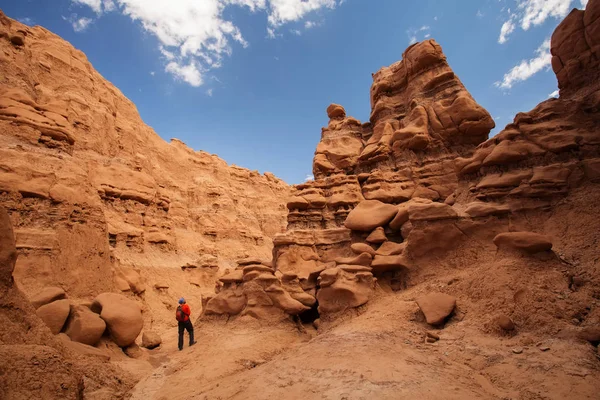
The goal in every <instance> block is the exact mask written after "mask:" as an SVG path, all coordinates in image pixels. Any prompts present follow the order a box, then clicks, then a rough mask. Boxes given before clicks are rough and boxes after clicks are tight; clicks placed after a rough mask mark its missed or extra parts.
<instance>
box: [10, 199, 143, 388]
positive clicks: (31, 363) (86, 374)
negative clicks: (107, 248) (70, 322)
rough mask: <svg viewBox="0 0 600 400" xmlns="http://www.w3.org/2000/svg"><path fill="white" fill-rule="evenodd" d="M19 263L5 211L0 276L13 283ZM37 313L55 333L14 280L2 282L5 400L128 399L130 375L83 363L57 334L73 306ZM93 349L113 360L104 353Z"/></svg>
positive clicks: (99, 361) (95, 361) (62, 304)
mask: <svg viewBox="0 0 600 400" xmlns="http://www.w3.org/2000/svg"><path fill="white" fill-rule="evenodd" d="M16 260H17V249H16V247H15V239H14V236H13V229H12V226H11V223H10V219H9V216H8V214H7V212H6V210H5V209H4V208H3V207H0V273H2V274H3V276H7V277H10V276H11V273H12V272H13V269H14V267H15V262H16ZM54 304H57V306H53V305H54ZM65 307H66V309H65ZM38 312H39V313H40V314H41V317H42V318H45V319H47V323H48V322H49V324H50V326H51V328H52V329H53V332H51V330H50V329H49V328H48V327H47V326H46V324H45V323H44V322H42V320H41V319H40V318H39V317H38V316H37V315H36V311H35V309H34V307H33V306H32V305H31V304H30V303H29V302H28V301H27V299H26V298H25V296H24V295H23V293H21V291H20V290H19V289H18V288H17V287H16V286H15V284H14V282H12V280H11V279H3V280H2V281H0V398H2V399H30V398H40V399H42V398H43V399H73V400H75V399H81V398H94V393H95V392H96V391H98V390H102V392H103V393H104V395H105V396H107V398H123V396H124V393H125V392H126V391H127V390H128V389H129V388H130V387H131V386H132V384H133V382H132V378H131V377H130V376H129V375H128V374H127V373H125V372H124V371H122V370H120V369H119V368H117V367H115V366H112V365H110V364H106V363H104V362H102V361H103V359H102V358H95V359H90V358H85V359H80V358H79V356H80V355H81V354H83V353H82V352H81V351H80V349H73V348H72V347H71V346H65V345H64V344H63V343H62V341H60V340H59V339H57V338H56V337H55V336H54V335H53V334H52V333H57V332H56V330H60V329H61V328H62V324H63V323H64V321H63V317H64V315H65V313H66V314H67V315H68V313H69V304H68V300H57V301H55V302H51V303H49V304H47V305H42V306H41V307H40V308H39V309H38ZM67 339H68V338H67ZM81 346H85V345H81ZM86 347H89V346H86ZM89 349H90V350H89V351H90V352H92V353H94V354H96V355H100V356H102V355H104V357H106V358H104V360H106V359H108V356H107V355H106V354H103V353H102V351H100V350H98V349H96V348H93V347H89Z"/></svg>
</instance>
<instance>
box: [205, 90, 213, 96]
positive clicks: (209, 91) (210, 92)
mask: <svg viewBox="0 0 600 400" xmlns="http://www.w3.org/2000/svg"><path fill="white" fill-rule="evenodd" d="M206 94H207V95H209V96H210V97H212V95H213V90H212V89H208V90H207V91H206Z"/></svg>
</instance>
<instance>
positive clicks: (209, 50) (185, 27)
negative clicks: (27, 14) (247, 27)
mask: <svg viewBox="0 0 600 400" xmlns="http://www.w3.org/2000/svg"><path fill="white" fill-rule="evenodd" d="M71 2H73V3H75V4H77V5H80V6H87V7H89V8H90V9H91V10H92V11H94V12H95V13H96V14H98V16H100V15H102V14H103V13H107V12H111V11H118V12H120V13H122V14H123V15H126V16H128V17H129V18H131V19H132V20H133V21H136V22H139V23H140V24H141V26H142V27H143V29H144V30H145V31H147V32H149V33H151V34H153V35H154V36H156V38H157V39H158V41H159V46H160V47H159V51H160V53H161V54H162V56H163V58H164V59H165V61H166V67H165V70H166V71H167V72H169V73H171V74H173V75H174V76H175V77H176V78H178V79H180V80H183V81H185V82H187V83H190V84H192V85H194V86H199V85H201V84H202V82H203V81H204V79H203V77H202V76H203V74H205V73H206V72H208V71H210V70H211V69H214V68H219V67H220V66H221V61H222V59H223V58H224V57H225V56H230V55H231V54H232V51H233V46H234V45H238V46H242V47H246V46H248V42H246V40H245V39H244V37H243V35H242V32H241V31H240V29H239V28H238V27H237V26H236V25H235V24H234V22H233V21H231V20H230V19H229V18H228V17H226V15H225V14H226V13H225V12H224V11H225V9H226V8H227V7H231V6H237V7H242V8H243V9H246V10H248V11H250V12H263V13H266V14H267V21H268V22H267V26H266V30H267V37H270V38H275V37H277V36H281V34H280V33H277V32H278V29H279V28H280V27H281V26H282V25H284V24H287V23H291V22H298V21H301V20H303V19H304V18H305V17H306V16H307V15H309V14H310V13H312V12H316V11H318V10H321V9H333V8H335V7H336V6H337V5H339V4H342V1H340V0H177V1H176V2H174V1H173V0H71ZM90 22H91V21H90ZM313 26H314V23H310V22H307V23H306V24H305V28H306V29H309V28H311V27H313ZM295 31H297V30H294V31H292V32H293V33H296V32H295ZM298 32H299V31H298Z"/></svg>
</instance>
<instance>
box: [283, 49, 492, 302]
mask: <svg viewBox="0 0 600 400" xmlns="http://www.w3.org/2000/svg"><path fill="white" fill-rule="evenodd" d="M371 107H372V111H371V118H370V122H368V123H365V124H361V123H360V121H358V120H356V119H354V118H352V117H347V116H346V113H345V110H344V109H343V107H342V106H340V105H335V104H332V105H331V106H329V108H328V109H327V114H328V116H329V118H330V121H329V125H328V126H327V127H326V128H323V131H322V135H321V142H320V143H319V145H318V146H317V150H316V152H315V159H314V163H313V172H314V176H315V178H316V180H315V181H314V182H308V183H305V184H302V185H297V186H296V187H295V189H296V190H295V193H294V195H293V197H292V198H291V199H290V200H289V201H288V205H287V206H288V209H289V213H288V232H287V233H286V234H285V235H280V236H278V237H277V238H276V240H275V245H276V248H275V251H274V256H275V260H276V266H277V268H278V269H280V268H282V266H283V265H286V266H287V265H289V264H290V262H292V264H298V265H304V264H305V263H306V262H308V261H306V260H307V259H306V258H305V257H306V256H305V255H302V254H307V253H310V254H312V256H311V257H312V258H311V260H312V261H311V263H312V264H313V265H312V266H311V267H310V268H309V270H313V271H318V270H319V269H322V268H323V266H325V265H329V263H331V262H337V263H338V264H342V265H343V264H344V263H346V262H349V260H351V258H350V257H349V256H351V255H352V251H350V247H351V246H350V245H352V249H354V248H356V249H357V250H354V251H355V252H358V253H362V252H363V251H365V250H364V249H362V248H360V249H359V247H360V246H367V245H366V244H365V243H363V242H365V241H366V242H369V243H374V244H375V245H376V246H377V245H379V244H381V251H380V252H378V253H376V251H375V250H374V249H372V248H371V250H372V252H373V253H374V254H373V255H374V256H375V257H374V259H373V260H372V262H371V259H369V265H370V266H371V267H373V270H374V271H373V272H375V273H376V274H382V273H384V272H386V271H392V272H393V271H400V273H402V271H405V270H406V268H408V266H409V265H410V261H409V260H408V259H407V258H406V257H404V256H402V253H403V252H404V250H405V248H406V245H405V244H401V242H402V235H403V234H405V235H408V232H409V231H410V229H411V227H412V224H414V223H417V221H433V220H440V219H445V218H456V217H457V213H456V211H454V210H453V209H452V207H450V206H449V205H446V204H443V203H436V202H435V201H444V200H446V199H448V198H449V197H450V196H451V195H453V193H454V191H455V190H456V189H457V187H458V176H457V174H456V172H455V169H454V159H456V158H457V157H459V156H467V155H470V154H472V152H473V150H474V148H475V146H476V145H477V144H479V143H481V142H482V141H484V140H485V139H486V138H487V135H488V133H489V131H490V130H491V129H492V128H493V127H494V122H493V120H492V118H491V117H490V115H489V114H488V113H487V112H486V111H485V110H484V109H483V108H482V107H481V106H479V105H478V104H477V103H476V102H475V101H474V100H473V98H472V97H471V96H470V94H469V93H468V92H467V90H466V89H465V88H464V86H463V85H462V83H461V82H460V80H459V79H458V77H456V75H455V74H454V73H453V72H452V70H451V68H450V67H449V65H448V63H447V62H446V57H445V56H444V54H443V52H442V50H441V48H440V46H439V45H438V44H437V43H436V42H435V41H434V40H428V41H425V42H422V43H418V44H415V45H413V46H411V47H409V48H408V49H407V50H406V51H405V52H404V54H403V59H402V61H399V62H397V63H395V64H393V65H392V66H390V67H386V68H382V69H381V70H380V71H379V72H377V73H376V74H374V75H373V86H372V87H371ZM411 199H415V200H414V201H411V202H409V203H407V204H406V205H402V206H401V207H399V208H398V207H396V206H395V204H399V203H403V202H406V201H407V200H411ZM388 223H389V225H388ZM405 225H406V226H405ZM409 225H410V226H409ZM384 228H385V229H384ZM351 230H352V231H351ZM400 231H403V233H400ZM367 253H368V254H366V255H369V254H370V253H369V252H368V251H367ZM298 257H300V260H305V261H299V260H298ZM369 257H371V256H369ZM293 260H296V261H293ZM361 260H362V259H361ZM338 261H339V262H338ZM356 264H363V265H364V262H360V263H359V262H356ZM332 265H335V264H332ZM319 266H321V267H319ZM284 268H287V267H284ZM298 268H299V267H298ZM303 268H307V267H303ZM348 270H349V269H348V268H346V270H345V271H344V274H340V273H337V274H330V275H331V277H330V276H329V275H328V278H327V282H329V281H330V280H331V279H334V278H335V277H338V276H342V275H344V276H346V275H348V274H350V278H348V277H346V278H344V282H345V283H343V284H340V285H341V287H344V288H346V289H347V288H348V287H351V286H352V285H350V284H349V283H348V282H354V284H355V287H356V290H357V293H359V292H360V293H364V290H366V289H365V288H369V287H371V285H370V284H367V285H365V286H364V287H365V288H363V289H361V287H362V286H361V285H362V284H361V283H360V282H361V279H362V278H358V277H356V276H354V275H353V274H352V272H354V273H356V271H348ZM350 270H351V268H350ZM326 271H327V270H326ZM365 273H368V274H371V272H369V271H362V272H360V274H365ZM371 276H372V275H371ZM332 277H333V278H332ZM348 279H349V280H348ZM300 282H301V283H302V282H303V280H302V279H301V280H300ZM334 286H335V285H333V283H332V285H330V287H334ZM321 287H322V286H321ZM328 290H329V291H331V289H328ZM347 290H350V292H351V291H352V290H351V289H347ZM358 297H359V298H360V299H361V300H360V301H358V300H349V302H348V304H347V306H348V307H356V306H357V305H360V304H364V302H366V299H367V298H368V296H367V297H365V296H362V295H361V296H358ZM321 298H322V301H325V302H329V301H335V300H334V299H333V298H334V296H331V295H323V296H321ZM348 298H349V299H351V298H352V296H350V297H348ZM363 300H364V301H363ZM343 303H344V302H343V301H341V300H340V303H339V304H343ZM319 304H320V306H319V309H322V310H323V311H325V312H333V311H341V310H343V309H344V308H345V306H343V305H341V306H340V305H339V304H338V305H337V306H329V304H325V303H322V302H320V303H319Z"/></svg>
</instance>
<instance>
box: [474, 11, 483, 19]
mask: <svg viewBox="0 0 600 400" xmlns="http://www.w3.org/2000/svg"><path fill="white" fill-rule="evenodd" d="M475 16H476V17H477V18H483V16H484V14H483V13H482V12H481V10H477V14H475Z"/></svg>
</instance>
